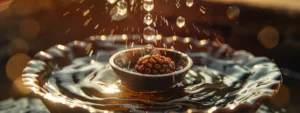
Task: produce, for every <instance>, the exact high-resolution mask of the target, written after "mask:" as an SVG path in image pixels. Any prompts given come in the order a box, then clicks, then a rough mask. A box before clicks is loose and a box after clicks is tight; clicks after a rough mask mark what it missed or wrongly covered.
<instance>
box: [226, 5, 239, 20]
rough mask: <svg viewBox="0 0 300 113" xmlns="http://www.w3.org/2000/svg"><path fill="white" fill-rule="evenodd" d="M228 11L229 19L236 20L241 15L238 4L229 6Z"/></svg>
mask: <svg viewBox="0 0 300 113" xmlns="http://www.w3.org/2000/svg"><path fill="white" fill-rule="evenodd" d="M226 13H227V17H228V18H229V19H231V20H235V19H237V18H238V17H239V16H240V8H239V7H237V6H230V7H228V9H227V11H226Z"/></svg>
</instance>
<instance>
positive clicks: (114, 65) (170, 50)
mask: <svg viewBox="0 0 300 113" xmlns="http://www.w3.org/2000/svg"><path fill="white" fill-rule="evenodd" d="M142 49H143V48H132V49H126V50H122V51H119V52H117V53H115V54H114V55H112V56H111V57H110V58H109V64H110V66H112V67H113V68H115V69H118V70H120V71H122V72H124V73H130V74H132V75H137V76H142V77H166V76H173V75H178V74H180V73H183V72H186V71H188V70H189V69H190V68H191V67H192V66H193V60H192V59H191V58H190V57H189V56H188V55H187V54H185V53H182V52H180V51H177V50H172V49H167V48H155V49H157V50H164V51H169V52H174V53H177V54H179V55H181V56H186V57H185V58H186V59H187V60H188V64H187V66H185V67H184V68H183V69H180V70H178V71H174V72H172V73H167V74H158V75H151V74H142V73H137V72H132V71H128V70H125V69H122V68H120V67H119V66H117V65H116V64H115V62H114V59H115V57H116V56H117V55H119V54H121V53H124V52H128V51H133V50H142Z"/></svg>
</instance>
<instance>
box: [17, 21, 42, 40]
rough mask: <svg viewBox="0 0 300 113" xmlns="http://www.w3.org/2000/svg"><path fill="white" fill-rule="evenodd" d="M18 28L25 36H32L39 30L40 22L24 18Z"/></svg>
mask: <svg viewBox="0 0 300 113" xmlns="http://www.w3.org/2000/svg"><path fill="white" fill-rule="evenodd" d="M19 30H20V33H21V35H22V36H24V37H25V38H34V37H36V36H37V35H38V33H39V32H40V24H39V23H38V22H37V21H35V20H33V19H30V18H28V19H24V20H22V22H21V23H20V26H19Z"/></svg>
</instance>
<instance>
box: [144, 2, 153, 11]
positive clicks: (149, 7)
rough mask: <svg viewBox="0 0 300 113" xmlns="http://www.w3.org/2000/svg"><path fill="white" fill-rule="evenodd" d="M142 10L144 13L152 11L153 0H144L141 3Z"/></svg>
mask: <svg viewBox="0 0 300 113" xmlns="http://www.w3.org/2000/svg"><path fill="white" fill-rule="evenodd" d="M143 7H144V10H146V11H152V9H153V8H154V1H153V0H144V3H143Z"/></svg>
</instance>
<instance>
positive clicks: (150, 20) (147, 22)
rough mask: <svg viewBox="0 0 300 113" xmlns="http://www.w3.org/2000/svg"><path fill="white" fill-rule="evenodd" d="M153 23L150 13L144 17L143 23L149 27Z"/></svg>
mask: <svg viewBox="0 0 300 113" xmlns="http://www.w3.org/2000/svg"><path fill="white" fill-rule="evenodd" d="M152 22H153V19H152V15H151V14H150V13H148V14H146V15H145V16H144V23H145V24H147V25H150V24H151V23H152Z"/></svg>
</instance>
